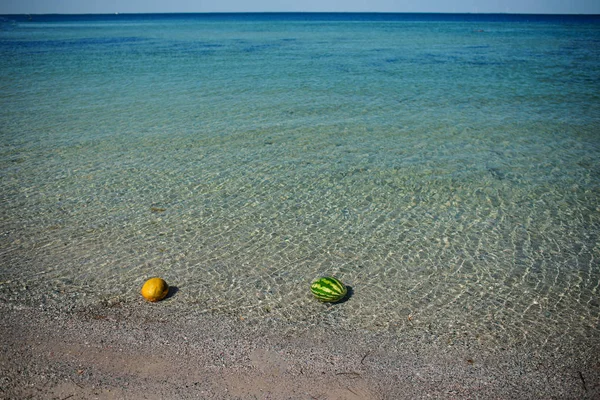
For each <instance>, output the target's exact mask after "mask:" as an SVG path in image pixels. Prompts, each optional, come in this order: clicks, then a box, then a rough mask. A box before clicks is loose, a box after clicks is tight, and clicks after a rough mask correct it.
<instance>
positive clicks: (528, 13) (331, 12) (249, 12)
mask: <svg viewBox="0 0 600 400" xmlns="http://www.w3.org/2000/svg"><path fill="white" fill-rule="evenodd" d="M156 14H429V15H431V14H433V15H551V16H560V15H568V16H599V17H600V13H598V14H595V13H590V14H587V13H537V12H468V11H465V12H441V11H162V12H158V11H157V12H89V13H7V14H5V13H0V15H156Z"/></svg>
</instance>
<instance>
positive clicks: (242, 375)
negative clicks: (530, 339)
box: [0, 300, 600, 400]
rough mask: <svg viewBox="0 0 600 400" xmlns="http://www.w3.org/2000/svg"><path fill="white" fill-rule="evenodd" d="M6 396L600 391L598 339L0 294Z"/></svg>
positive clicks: (530, 395) (0, 366)
mask: <svg viewBox="0 0 600 400" xmlns="http://www.w3.org/2000/svg"><path fill="white" fill-rule="evenodd" d="M0 310H1V313H2V315H3V321H4V323H3V324H2V325H1V326H0V335H1V338H2V340H1V343H2V349H1V356H0V360H1V362H0V376H1V378H0V379H1V381H0V397H1V398H3V399H28V398H32V399H65V400H66V399H95V398H97V399H192V398H200V399H420V398H444V399H474V398H484V399H544V398H545V399H549V398H561V399H594V398H600V359H599V358H598V357H597V356H598V354H600V352H599V350H600V349H599V347H598V345H597V344H596V343H594V344H593V345H592V346H590V345H589V343H588V344H585V345H584V344H581V345H577V344H568V343H562V344H561V343H548V344H546V346H544V347H538V348H535V347H534V348H530V349H528V348H527V347H526V346H525V345H524V346H512V347H507V348H494V349H491V348H486V345H485V344H482V343H478V342H473V341H470V340H465V341H464V342H456V341H455V342H452V343H449V342H441V341H436V340H431V339H428V338H427V336H426V335H419V334H418V331H415V332H412V333H407V332H404V333H397V332H391V331H390V332H387V331H386V332H373V331H368V330H354V329H348V328H345V329H335V328H333V327H331V326H328V325H327V324H325V323H323V324H316V325H315V326H310V327H298V326H292V325H289V324H286V323H285V322H283V321H278V320H276V319H273V320H269V321H246V320H240V319H238V318H234V317H226V316H222V315H206V314H199V313H195V312H193V311H188V312H178V313H174V312H173V311H172V310H170V309H169V308H168V307H164V306H162V305H161V304H160V303H158V304H149V303H146V302H144V301H141V300H140V301H129V302H125V303H117V304H112V305H108V304H105V305H102V306H94V307H86V308H83V309H78V310H72V311H64V310H62V311H60V310H58V309H54V308H52V307H46V308H44V309H37V308H32V307H25V306H20V305H15V304H8V303H5V304H2V305H0Z"/></svg>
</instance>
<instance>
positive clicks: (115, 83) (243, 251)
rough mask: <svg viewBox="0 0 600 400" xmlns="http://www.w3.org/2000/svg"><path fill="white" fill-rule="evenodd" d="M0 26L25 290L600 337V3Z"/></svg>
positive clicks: (3, 287)
mask: <svg viewBox="0 0 600 400" xmlns="http://www.w3.org/2000/svg"><path fill="white" fill-rule="evenodd" d="M0 21H1V22H0V27H1V30H0V138H1V142H0V144H1V146H0V171H1V172H0V176H1V180H0V196H1V201H2V206H1V208H0V212H1V221H0V229H1V231H0V232H1V236H0V248H1V250H0V253H1V254H0V263H1V268H0V301H2V302H4V303H9V304H13V305H17V306H18V305H22V304H30V305H34V306H36V307H37V306H42V307H44V306H45V305H49V304H55V305H58V306H61V307H66V308H71V307H79V306H82V305H86V304H95V303H99V302H103V301H109V302H111V301H115V299H116V300H117V301H139V294H138V291H139V288H140V286H141V284H142V283H143V281H144V280H145V279H146V278H148V277H150V276H156V275H158V276H162V277H164V278H165V279H166V280H167V281H168V282H169V283H170V284H171V285H173V286H176V287H177V288H178V291H177V293H176V294H175V296H173V297H171V298H170V299H168V300H167V301H166V302H164V303H161V304H162V305H163V306H164V307H171V308H172V309H173V311H174V312H177V311H181V312H185V310H189V309H190V308H193V309H196V310H206V311H207V312H215V313H223V314H227V315H234V316H237V317H243V318H245V319H249V320H255V321H257V323H261V322H262V321H268V320H269V319H272V318H278V319H284V320H288V321H290V322H292V323H298V324H299V325H302V324H306V323H317V322H318V321H322V320H326V321H329V322H330V323H336V324H347V325H348V326H355V327H363V328H368V329H373V330H387V331H390V330H391V331H398V332H411V331H415V332H429V333H431V335H433V336H435V337H444V338H445V337H448V338H449V340H451V339H452V337H459V336H460V337H463V336H465V335H467V336H469V337H472V338H473V340H479V341H484V342H487V343H490V344H491V345H495V344H501V343H515V342H519V343H541V344H543V343H545V342H546V341H548V340H550V339H556V338H559V339H564V340H567V341H578V342H584V341H586V340H594V341H597V340H598V339H599V331H600V326H599V324H600V323H599V320H600V300H599V295H600V265H599V262H598V260H600V238H599V235H598V234H599V232H600V164H599V162H598V160H600V19H599V18H598V17H593V16H592V17H573V16H571V17H566V16H510V15H483V16H478V15H462V16H461V15H436V14H433V15H432V14H398V15H395V14H391V15H390V14H254V15H252V14H233V15H232V14H215V15H212V14H209V15H194V14H182V15H113V16H32V17H31V19H29V18H28V17H27V16H5V17H3V18H2V19H0ZM322 274H333V275H335V276H337V277H339V278H341V279H342V280H343V281H344V282H346V283H347V284H349V285H350V286H351V287H352V289H353V294H352V297H350V298H349V299H348V301H346V302H344V303H341V304H337V305H335V306H331V307H328V306H327V305H323V304H320V303H318V302H316V301H314V299H312V298H311V297H310V294H309V290H308V287H309V284H310V282H311V281H312V280H313V279H314V278H316V277H318V276H319V275H322Z"/></svg>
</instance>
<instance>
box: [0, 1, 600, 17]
mask: <svg viewBox="0 0 600 400" xmlns="http://www.w3.org/2000/svg"><path fill="white" fill-rule="evenodd" d="M276 11H285V12H288V11H305V12H309V11H314V12H325V11H334V12H440V13H524V14H532V13H535V14H600V0H420V1H416V0H412V1H409V0H254V1H248V0H101V1H98V0H0V14H88V13H89V14H95V13H108V14H113V13H116V12H118V13H161V12H276Z"/></svg>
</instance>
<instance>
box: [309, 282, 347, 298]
mask: <svg viewBox="0 0 600 400" xmlns="http://www.w3.org/2000/svg"><path fill="white" fill-rule="evenodd" d="M310 291H311V292H312V294H313V295H314V296H315V298H316V299H317V300H320V301H327V302H331V303H335V302H336V301H340V300H342V299H343V298H344V297H346V293H348V289H346V286H345V285H344V284H343V283H342V282H341V281H340V280H339V279H336V278H334V277H332V276H324V277H322V278H319V279H317V280H316V281H314V282H313V283H312V285H310Z"/></svg>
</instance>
